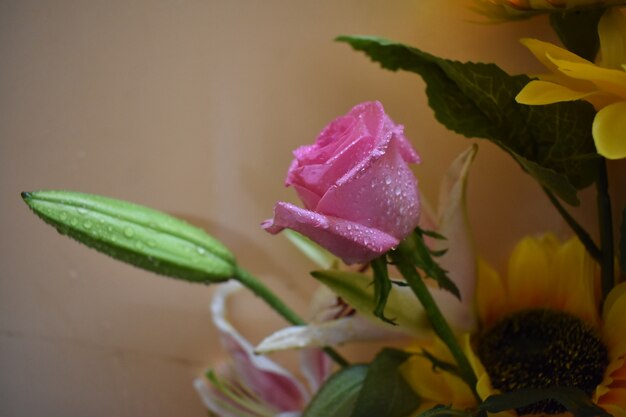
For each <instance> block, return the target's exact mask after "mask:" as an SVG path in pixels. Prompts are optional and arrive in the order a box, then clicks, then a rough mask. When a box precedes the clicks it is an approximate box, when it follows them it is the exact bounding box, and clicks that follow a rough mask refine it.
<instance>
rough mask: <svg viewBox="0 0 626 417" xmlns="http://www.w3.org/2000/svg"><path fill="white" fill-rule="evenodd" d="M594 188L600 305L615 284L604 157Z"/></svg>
mask: <svg viewBox="0 0 626 417" xmlns="http://www.w3.org/2000/svg"><path fill="white" fill-rule="evenodd" d="M596 190H597V192H598V196H597V204H598V223H599V227H600V242H601V248H602V249H601V253H602V262H601V263H600V267H601V273H600V276H601V282H602V303H600V305H601V306H602V305H603V304H604V300H605V299H606V296H607V295H608V293H609V292H610V291H611V289H612V288H613V285H614V284H615V272H614V269H613V268H614V266H613V262H614V259H613V257H614V248H613V217H612V216H613V215H612V213H611V197H610V196H609V178H608V175H607V170H606V160H605V159H604V158H601V159H600V161H599V162H598V179H597V180H596Z"/></svg>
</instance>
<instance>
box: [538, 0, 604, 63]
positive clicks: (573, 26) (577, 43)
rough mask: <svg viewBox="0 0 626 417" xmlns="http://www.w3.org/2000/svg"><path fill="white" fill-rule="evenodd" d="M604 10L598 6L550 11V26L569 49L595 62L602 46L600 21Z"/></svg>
mask: <svg viewBox="0 0 626 417" xmlns="http://www.w3.org/2000/svg"><path fill="white" fill-rule="evenodd" d="M604 10H605V9H604V8H597V9H589V10H585V11H583V10H575V11H570V12H565V13H550V26H552V29H554V31H555V32H556V34H557V35H558V36H559V39H561V42H563V45H564V46H565V47H566V48H567V49H568V50H569V51H571V52H573V53H575V54H576V55H578V56H580V57H582V58H585V59H586V60H588V61H591V62H593V61H594V60H595V59H596V55H597V53H598V49H599V48H600V37H599V36H598V22H599V21H600V18H601V17H602V15H603V14H604Z"/></svg>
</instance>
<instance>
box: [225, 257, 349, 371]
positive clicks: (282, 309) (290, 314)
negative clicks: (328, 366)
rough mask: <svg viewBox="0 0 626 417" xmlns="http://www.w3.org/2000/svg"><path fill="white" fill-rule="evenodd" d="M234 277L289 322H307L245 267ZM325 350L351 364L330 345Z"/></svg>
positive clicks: (340, 364)
mask: <svg viewBox="0 0 626 417" xmlns="http://www.w3.org/2000/svg"><path fill="white" fill-rule="evenodd" d="M234 279H236V280H237V281H239V282H240V283H241V284H242V285H243V286H245V287H246V288H248V289H249V290H250V291H252V293H254V295H256V296H257V297H259V298H261V299H262V300H263V301H265V303H267V305H268V306H270V307H271V308H272V309H273V310H274V311H276V312H277V313H278V314H280V315H281V316H282V317H283V318H284V319H285V320H287V321H288V322H289V323H291V324H293V325H296V326H303V325H305V324H306V322H305V321H304V320H302V318H300V316H298V315H297V314H296V313H295V312H294V311H293V310H292V309H290V308H289V307H288V306H287V304H285V303H284V302H283V301H282V300H281V299H280V298H278V297H277V296H276V294H274V293H273V292H272V291H271V290H270V289H269V288H268V287H266V286H265V285H264V284H263V283H262V282H261V281H260V280H258V279H257V278H255V277H254V276H253V275H252V274H250V273H249V272H248V271H246V270H245V269H242V268H240V267H238V266H237V267H236V270H235V276H234ZM324 352H326V354H327V355H328V356H329V357H330V358H331V359H332V360H333V361H335V363H337V365H339V366H341V367H342V368H343V367H346V366H348V365H349V363H348V361H347V360H346V359H344V358H343V357H342V356H341V355H340V354H339V352H337V351H336V350H334V349H333V348H330V347H325V348H324Z"/></svg>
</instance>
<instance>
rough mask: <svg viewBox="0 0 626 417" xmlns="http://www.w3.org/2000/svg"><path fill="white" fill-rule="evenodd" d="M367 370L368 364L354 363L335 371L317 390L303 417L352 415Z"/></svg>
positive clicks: (341, 416)
mask: <svg viewBox="0 0 626 417" xmlns="http://www.w3.org/2000/svg"><path fill="white" fill-rule="evenodd" d="M367 372H368V366H367V365H353V366H350V367H347V368H343V369H342V370H340V371H339V372H337V373H335V374H334V375H333V376H332V377H330V378H329V379H328V380H327V381H326V383H325V384H324V385H323V386H322V387H321V388H320V389H319V390H318V391H317V393H316V394H315V397H313V399H312V400H311V402H310V403H309V404H308V405H307V408H306V409H305V410H304V413H303V414H302V417H351V416H352V412H353V410H354V407H355V403H356V401H357V397H358V396H359V392H360V391H361V388H362V387H363V381H364V380H365V377H366V375H367Z"/></svg>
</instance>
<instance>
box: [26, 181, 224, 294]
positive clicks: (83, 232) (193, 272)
mask: <svg viewBox="0 0 626 417" xmlns="http://www.w3.org/2000/svg"><path fill="white" fill-rule="evenodd" d="M22 198H23V199H24V201H25V202H26V204H28V206H29V207H30V208H31V209H32V210H33V212H34V213H35V214H36V215H37V216H39V217H40V218H41V219H43V220H44V221H45V222H46V223H48V224H50V225H52V226H54V227H55V228H56V229H57V230H58V231H59V233H61V234H63V235H67V236H69V237H71V238H72V239H75V240H77V241H79V242H80V243H83V244H85V245H87V246H89V247H90V248H93V249H96V250H97V251H99V252H102V253H104V254H106V255H109V256H111V257H113V258H115V259H118V260H120V261H122V262H126V263H129V264H132V265H135V266H137V267H139V268H143V269H147V270H149V271H152V272H156V273H157V274H160V275H166V276H170V277H174V278H180V279H183V280H187V281H194V282H220V281H225V280H227V279H229V278H230V277H232V276H233V274H234V271H235V258H234V256H233V255H232V254H231V253H230V252H229V251H228V249H226V247H225V246H224V245H222V244H221V243H220V242H219V241H217V240H215V239H214V238H212V237H211V236H209V235H207V234H206V233H205V232H204V231H203V230H201V229H198V228H196V227H194V226H191V225H189V224H188V223H186V222H184V221H182V220H179V219H177V218H174V217H172V216H169V215H167V214H164V213H161V212H158V211H156V210H152V209H150V208H147V207H143V206H138V205H136V204H132V203H129V202H126V201H121V200H114V199H111V198H107V197H102V196H97V195H90V194H82V193H76V192H71V191H37V192H32V193H22Z"/></svg>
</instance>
